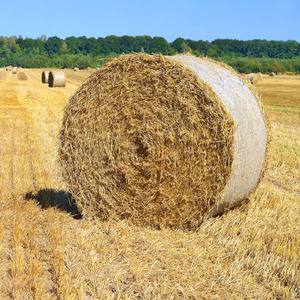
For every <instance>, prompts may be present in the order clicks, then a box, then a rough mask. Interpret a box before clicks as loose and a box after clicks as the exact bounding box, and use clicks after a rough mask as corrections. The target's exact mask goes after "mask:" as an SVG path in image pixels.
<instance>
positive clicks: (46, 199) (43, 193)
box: [25, 189, 82, 219]
mask: <svg viewBox="0 0 300 300" xmlns="http://www.w3.org/2000/svg"><path fill="white" fill-rule="evenodd" d="M25 199H26V200H29V199H34V200H36V201H37V202H38V203H39V205H40V206H41V208H43V209H48V208H50V207H56V208H58V209H59V210H61V211H64V212H67V213H70V214H71V215H72V216H73V218H74V219H81V218H82V215H81V213H80V212H79V210H78V207H77V205H76V203H75V200H74V198H73V196H72V194H71V193H68V192H65V191H56V190H54V189H42V190H39V191H38V192H37V193H36V194H34V193H33V192H29V193H27V194H26V195H25Z"/></svg>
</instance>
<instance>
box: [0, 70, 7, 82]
mask: <svg viewBox="0 0 300 300" xmlns="http://www.w3.org/2000/svg"><path fill="white" fill-rule="evenodd" d="M5 79H6V73H5V71H0V80H5Z"/></svg>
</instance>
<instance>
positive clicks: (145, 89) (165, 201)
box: [59, 54, 267, 228]
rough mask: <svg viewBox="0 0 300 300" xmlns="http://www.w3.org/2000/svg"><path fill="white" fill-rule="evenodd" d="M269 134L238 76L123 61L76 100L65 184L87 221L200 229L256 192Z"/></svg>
mask: <svg viewBox="0 0 300 300" xmlns="http://www.w3.org/2000/svg"><path fill="white" fill-rule="evenodd" d="M266 143H267V134H266V126H265V122H264V118H263V115H262V112H261V111H260V108H259V105H258V103H257V99H256V97H255V96H254V95H253V93H252V92H251V91H250V89H249V88H248V86H247V84H246V83H245V82H243V81H242V80H241V79H240V78H239V77H238V74H236V73H235V72H234V71H233V70H232V69H230V68H227V67H223V66H222V65H221V64H220V63H216V62H213V61H210V60H206V59H200V58H196V57H192V56H185V55H178V56H173V57H164V56H161V55H153V56H150V55H147V54H134V55H123V56H120V57H119V58H118V59H115V60H112V61H110V62H108V63H107V64H105V65H104V66H103V67H102V68H101V69H100V70H99V71H98V72H95V73H93V74H92V75H91V76H90V77H89V78H88V79H87V80H86V81H85V82H84V84H83V85H82V86H81V87H80V88H79V89H78V90H77V91H76V92H75V94H74V95H73V96H72V97H71V98H70V100H69V102H68V104H67V106H66V107H65V111H64V119H63V125H62V128H61V132H60V150H59V151H60V160H61V164H62V170H63V176H64V178H65V180H66V181H67V182H68V185H69V188H70V189H71V192H72V194H73V195H74V196H75V198H76V202H77V205H78V206H79V208H80V209H81V211H82V213H83V215H84V216H88V217H94V216H95V217H99V218H101V219H102V220H105V219H124V218H128V219H131V220H132V222H134V223H135V224H139V225H150V226H154V227H160V226H169V227H180V228H196V227H198V226H199V225H200V224H201V222H202V221H203V219H204V218H206V217H208V216H213V215H217V214H219V213H221V212H223V211H224V210H225V209H226V208H230V207H233V206H235V205H237V204H238V203H240V202H241V201H242V199H244V198H245V197H246V196H247V195H248V194H249V193H250V192H251V191H252V189H253V188H254V187H255V185H256V184H257V182H258V180H259V177H260V174H261V170H262V165H263V161H264V155H265V151H266Z"/></svg>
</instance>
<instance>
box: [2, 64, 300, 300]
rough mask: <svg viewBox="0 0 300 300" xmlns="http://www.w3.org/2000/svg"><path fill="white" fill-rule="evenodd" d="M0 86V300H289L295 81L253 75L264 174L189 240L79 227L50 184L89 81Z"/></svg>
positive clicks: (296, 213) (297, 285) (297, 208)
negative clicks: (263, 130)
mask: <svg viewBox="0 0 300 300" xmlns="http://www.w3.org/2000/svg"><path fill="white" fill-rule="evenodd" d="M24 71H25V72H26V73H28V75H29V77H30V79H31V80H30V81H18V80H17V78H16V76H14V75H12V74H11V72H9V73H7V77H6V79H5V80H1V81H0V137H1V143H0V177H1V180H0V265H1V266H0V299H3V300H5V299H299V297H300V292H299V289H300V280H299V273H300V265H299V261H300V246H299V245H300V235H299V228H300V205H299V202H300V200H299V199H300V184H299V182H300V164H299V162H300V141H299V135H300V118H299V116H300V90H299V86H300V76H286V75H282V76H280V77H277V76H275V77H269V76H268V75H264V76H263V80H262V84H261V85H259V86H258V87H257V89H258V91H259V92H260V93H261V94H262V101H263V103H264V108H265V111H266V114H267V116H268V119H269V123H270V133H271V136H272V141H271V143H270V145H269V150H268V154H267V156H268V164H269V166H268V168H267V170H266V172H265V176H264V178H263V180H262V181H261V182H260V184H259V186H258V187H257V189H256V190H255V191H254V192H253V193H251V194H250V196H249V197H248V200H247V201H246V202H245V203H244V204H243V205H241V206H240V207H237V208H235V209H233V210H230V211H228V212H227V213H225V214H223V215H222V216H220V217H217V218H212V219H208V220H206V221H204V223H203V224H202V225H201V226H200V227H199V228H198V230H196V231H184V230H180V229H168V228H161V230H156V229H153V228H147V227H138V226H134V225H132V224H130V222H128V221H119V222H115V221H100V220H93V221H92V220H88V219H83V218H81V216H80V214H79V213H78V210H77V207H76V205H75V204H72V205H70V204H69V200H70V199H71V195H70V194H69V193H68V189H67V186H66V183H65V182H64V181H63V180H62V177H61V176H60V174H61V170H60V169H59V164H58V135H59V131H60V128H61V125H62V117H63V108H64V106H65V104H66V103H67V101H68V99H69V97H70V96H72V95H73V94H74V93H75V91H76V90H77V88H78V87H79V86H80V85H81V84H82V83H83V82H84V80H85V79H86V78H87V76H89V75H90V73H89V72H88V71H87V70H81V71H80V72H74V70H73V69H70V70H64V72H65V75H66V87H65V88H63V89H61V88H57V89H56V88H53V89H49V88H48V87H47V85H43V84H42V82H41V77H40V76H41V70H39V69H24Z"/></svg>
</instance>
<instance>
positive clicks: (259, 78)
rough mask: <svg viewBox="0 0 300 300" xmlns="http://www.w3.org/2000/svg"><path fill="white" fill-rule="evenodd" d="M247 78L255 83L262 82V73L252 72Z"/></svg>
mask: <svg viewBox="0 0 300 300" xmlns="http://www.w3.org/2000/svg"><path fill="white" fill-rule="evenodd" d="M247 79H248V80H249V81H250V82H251V83H252V84H253V85H258V84H261V83H262V73H250V74H249V75H248V77H247Z"/></svg>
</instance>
